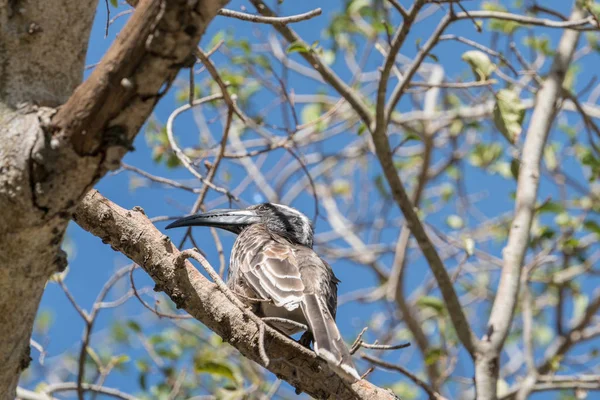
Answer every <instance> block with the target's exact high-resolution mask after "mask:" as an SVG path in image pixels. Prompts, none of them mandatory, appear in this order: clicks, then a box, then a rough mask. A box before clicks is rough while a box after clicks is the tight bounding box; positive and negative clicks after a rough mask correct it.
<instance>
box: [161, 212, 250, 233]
mask: <svg viewBox="0 0 600 400" xmlns="http://www.w3.org/2000/svg"><path fill="white" fill-rule="evenodd" d="M257 222H260V217H259V216H258V215H257V214H256V213H255V212H254V211H252V210H230V209H222V210H213V211H209V212H205V213H200V214H194V215H190V216H188V217H183V218H180V219H178V220H177V221H175V222H173V223H171V224H169V225H167V227H166V228H165V229H171V228H179V227H181V226H213V227H215V228H223V229H228V228H231V227H243V226H248V225H252V224H255V223H257Z"/></svg>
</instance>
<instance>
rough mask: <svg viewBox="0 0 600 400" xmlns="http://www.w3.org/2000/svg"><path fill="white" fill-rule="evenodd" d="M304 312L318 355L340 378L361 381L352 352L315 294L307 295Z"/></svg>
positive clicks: (305, 296) (303, 307)
mask: <svg viewBox="0 0 600 400" xmlns="http://www.w3.org/2000/svg"><path fill="white" fill-rule="evenodd" d="M302 311H304V315H305V316H306V320H307V321H308V325H309V328H310V331H311V332H312V334H313V338H314V348H315V352H316V353H317V355H319V356H320V357H321V358H323V359H324V360H325V361H327V363H328V364H329V366H330V367H331V369H333V370H334V371H335V373H336V374H338V375H339V376H340V377H342V378H344V379H346V380H347V381H349V382H356V381H358V380H360V376H359V375H358V372H357V371H356V368H355V367H354V363H353V362H352V356H351V355H350V351H349V350H348V347H346V344H345V343H344V341H343V340H342V335H341V334H340V331H339V329H338V327H337V325H336V324H335V320H334V319H333V317H332V316H331V313H330V312H329V310H328V309H327V307H326V306H325V304H323V302H322V301H321V300H320V299H319V297H318V296H316V295H315V294H305V295H304V299H303V302H302Z"/></svg>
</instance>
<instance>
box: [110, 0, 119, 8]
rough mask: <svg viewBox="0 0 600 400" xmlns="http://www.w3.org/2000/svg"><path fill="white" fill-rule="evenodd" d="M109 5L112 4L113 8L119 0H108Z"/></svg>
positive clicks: (117, 4)
mask: <svg viewBox="0 0 600 400" xmlns="http://www.w3.org/2000/svg"><path fill="white" fill-rule="evenodd" d="M110 5H111V6H113V7H114V8H117V7H119V2H118V0H110Z"/></svg>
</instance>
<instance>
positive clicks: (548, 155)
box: [544, 146, 558, 171]
mask: <svg viewBox="0 0 600 400" xmlns="http://www.w3.org/2000/svg"><path fill="white" fill-rule="evenodd" d="M544 162H545V163H546V167H547V168H548V170H550V171H555V170H556V168H557V167H558V161H557V159H556V153H555V151H554V147H553V146H546V147H545V148H544Z"/></svg>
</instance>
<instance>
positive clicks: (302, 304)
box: [167, 203, 360, 382]
mask: <svg viewBox="0 0 600 400" xmlns="http://www.w3.org/2000/svg"><path fill="white" fill-rule="evenodd" d="M195 225H204V226H215V227H219V228H223V229H227V230H229V231H231V232H234V233H237V234H238V235H239V236H238V238H237V239H236V241H235V244H234V246H233V250H232V252H231V259H230V264H229V274H228V278H227V285H228V286H229V288H230V289H232V290H233V291H234V292H235V293H238V294H241V295H242V296H240V299H241V300H242V301H244V302H246V303H248V304H249V305H251V306H252V307H253V311H254V312H255V313H256V314H257V315H258V316H259V317H277V318H284V319H288V320H292V321H295V322H298V323H300V324H303V325H307V326H308V327H309V330H310V332H311V333H312V336H313V338H314V349H315V352H316V353H317V354H318V355H319V356H320V357H322V358H323V359H325V360H326V361H327V362H328V364H329V365H330V367H331V368H332V369H333V370H334V371H335V372H336V373H337V374H338V375H340V376H342V377H343V378H345V379H346V380H348V381H351V382H354V381H356V380H358V379H360V377H359V375H358V373H357V372H356V369H355V367H354V364H353V362H352V358H351V355H350V352H349V351H348V348H347V347H346V344H345V343H344V341H343V339H342V337H341V334H340V332H339V330H338V328H337V325H336V323H335V314H336V308H337V284H338V282H339V280H338V279H337V278H336V277H335V275H334V274H333V271H332V269H331V267H330V266H329V264H327V263H326V262H325V261H324V260H322V259H321V258H320V257H319V256H318V255H317V254H316V253H315V252H314V251H313V250H312V245H313V229H312V226H311V224H310V221H309V220H308V218H307V217H306V216H305V215H303V214H302V213H300V212H299V211H297V210H295V209H293V208H291V207H287V206H283V205H279V204H271V203H265V204H260V205H256V206H252V207H249V208H248V209H246V210H215V211H211V212H209V213H204V214H198V215H194V216H190V217H186V218H182V219H181V220H178V221H175V222H174V223H172V224H171V225H169V226H168V227H167V228H172V227H177V226H195ZM256 298H258V299H264V300H270V302H263V301H261V302H251V301H250V300H249V299H256ZM269 324H270V325H271V326H273V327H274V328H276V329H278V330H280V331H281V332H283V333H286V334H288V335H291V334H294V333H297V332H299V331H300V330H299V328H297V327H294V326H291V325H289V324H283V323H277V322H272V321H271V322H269Z"/></svg>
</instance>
